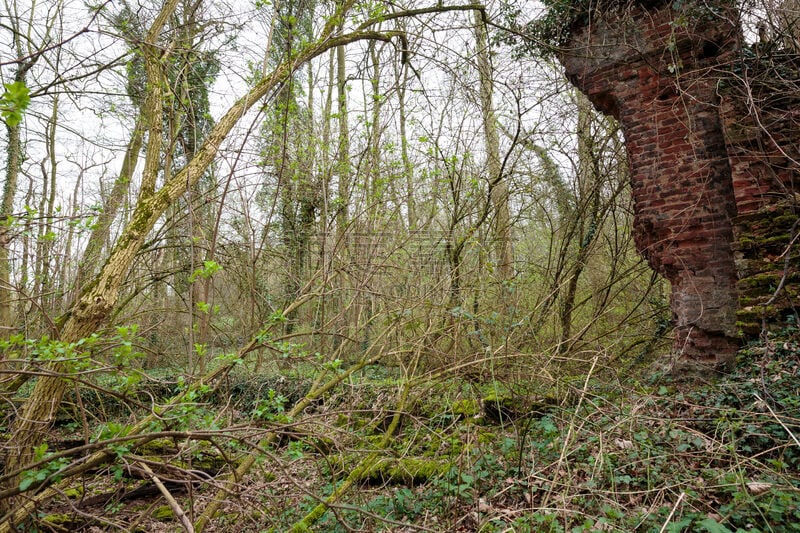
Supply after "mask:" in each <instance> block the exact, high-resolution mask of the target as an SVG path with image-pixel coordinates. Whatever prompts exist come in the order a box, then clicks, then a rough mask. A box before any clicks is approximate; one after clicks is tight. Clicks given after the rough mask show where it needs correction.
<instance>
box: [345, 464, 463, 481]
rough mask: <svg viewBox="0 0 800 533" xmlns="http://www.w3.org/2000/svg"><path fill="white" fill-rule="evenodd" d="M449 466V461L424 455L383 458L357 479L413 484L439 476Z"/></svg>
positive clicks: (446, 470)
mask: <svg viewBox="0 0 800 533" xmlns="http://www.w3.org/2000/svg"><path fill="white" fill-rule="evenodd" d="M450 467H451V464H450V462H449V461H441V460H436V459H428V458H424V457H402V458H399V459H392V458H384V459H380V460H379V461H377V462H376V463H375V465H374V466H373V467H372V468H370V469H369V470H367V471H365V472H363V473H362V475H361V476H360V479H359V480H358V481H372V482H381V483H395V484H402V485H414V484H420V483H426V482H428V481H430V480H431V479H435V478H438V477H441V476H443V475H444V474H446V473H447V472H448V471H449V470H450Z"/></svg>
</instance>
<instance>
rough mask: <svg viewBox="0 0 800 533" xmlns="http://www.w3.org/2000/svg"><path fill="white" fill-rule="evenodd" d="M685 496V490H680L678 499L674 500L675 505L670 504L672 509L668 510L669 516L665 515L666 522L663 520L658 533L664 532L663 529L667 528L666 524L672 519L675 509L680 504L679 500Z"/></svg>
mask: <svg viewBox="0 0 800 533" xmlns="http://www.w3.org/2000/svg"><path fill="white" fill-rule="evenodd" d="M685 497H686V493H685V492H681V495H680V496H678V501H676V502H675V505H673V506H672V510H671V511H670V512H669V516H668V517H667V520H666V522H664V525H663V526H661V529H660V530H659V531H658V533H664V531H666V530H667V526H668V525H669V522H670V520H672V517H673V516H674V515H675V511H677V510H678V506H679V505H680V504H681V502H682V501H683V499H684V498H685Z"/></svg>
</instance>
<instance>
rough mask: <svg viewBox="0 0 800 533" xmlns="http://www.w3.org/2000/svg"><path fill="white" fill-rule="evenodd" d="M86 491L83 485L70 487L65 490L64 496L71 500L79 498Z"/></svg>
mask: <svg viewBox="0 0 800 533" xmlns="http://www.w3.org/2000/svg"><path fill="white" fill-rule="evenodd" d="M84 492H85V490H84V488H83V487H70V488H68V489H66V490H65V491H64V496H66V497H67V498H69V499H71V500H77V499H79V498H81V497H82V496H83V494H84Z"/></svg>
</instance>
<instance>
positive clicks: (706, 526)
mask: <svg viewBox="0 0 800 533" xmlns="http://www.w3.org/2000/svg"><path fill="white" fill-rule="evenodd" d="M697 525H698V526H700V527H702V528H703V530H705V531H708V532H709V533H733V531H731V530H730V529H728V528H727V527H725V526H723V525H722V524H720V523H719V522H717V521H716V520H714V519H713V518H706V519H705V520H703V521H701V522H700V523H699V524H697Z"/></svg>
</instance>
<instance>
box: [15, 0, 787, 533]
mask: <svg viewBox="0 0 800 533" xmlns="http://www.w3.org/2000/svg"><path fill="white" fill-rule="evenodd" d="M246 4H247V5H246V6H245V5H244V3H243V4H235V5H228V4H226V3H222V2H205V1H201V0H197V1H191V2H190V1H179V0H165V1H163V2H161V1H150V0H142V1H137V2H127V1H120V2H106V3H101V4H99V5H97V6H88V5H87V4H85V3H84V2H79V1H72V0H65V2H59V3H58V5H57V6H50V5H49V4H47V3H42V2H33V3H30V2H25V1H22V0H20V1H13V0H10V1H9V2H7V3H6V5H7V7H8V17H7V18H3V21H4V22H3V23H2V24H0V32H2V34H3V35H7V36H8V37H9V39H5V40H0V43H1V44H0V46H1V47H2V49H3V51H4V53H5V55H4V56H3V57H6V56H7V57H8V58H10V59H8V60H6V59H4V60H3V61H2V62H0V74H2V76H3V80H4V81H5V80H12V79H13V80H16V81H15V82H12V83H4V87H5V89H6V93H4V95H3V96H2V99H0V115H2V118H3V120H4V121H5V124H6V131H7V132H8V138H7V142H5V144H3V149H4V151H3V156H2V157H4V163H5V166H6V180H5V183H4V191H3V203H2V209H1V210H0V401H2V403H0V410H2V419H1V421H0V424H2V430H3V431H2V435H3V436H2V437H1V438H0V444H2V464H0V466H2V472H1V473H0V533H1V532H5V531H13V530H14V529H15V528H16V530H24V531H56V532H61V531H86V532H90V531H98V530H103V531H159V530H165V529H175V528H177V527H181V528H183V529H184V530H186V531H191V530H195V531H200V530H203V529H206V530H212V531H223V530H230V529H232V528H235V529H236V531H259V532H261V531H274V532H282V531H307V530H313V531H342V532H344V531H352V530H359V529H360V530H363V531H382V530H383V531H459V530H461V531H481V532H493V531H494V532H501V531H504V532H505V531H570V532H572V531H598V530H605V531H609V530H610V531H633V530H642V531H659V532H660V531H687V530H688V531H694V530H700V531H702V530H703V529H705V530H707V531H711V532H715V531H739V530H744V531H789V530H792V529H797V528H798V527H800V517H799V515H798V513H799V511H798V499H799V498H798V494H799V493H798V489H800V486H798V457H800V456H799V455H798V450H800V446H799V445H798V442H797V434H798V420H799V419H800V413H799V412H798V400H797V397H798V392H800V391H798V390H797V387H798V385H797V383H798V381H800V380H798V379H797V375H796V373H797V364H798V360H799V359H800V348H798V346H799V345H800V337H798V334H797V332H796V331H793V330H786V331H784V332H783V334H782V335H781V336H779V337H770V338H769V339H768V340H766V341H765V342H764V343H762V344H758V345H754V346H750V347H748V348H747V349H746V350H744V351H742V353H741V361H740V365H739V367H738V370H737V371H736V372H735V373H733V374H731V375H730V376H726V377H722V376H719V377H718V379H716V380H715V381H714V382H708V383H691V384H687V383H679V382H672V381H670V380H669V378H668V377H667V375H666V373H665V372H663V371H662V370H663V369H661V367H660V366H657V365H656V364H655V363H654V361H658V360H660V359H663V358H665V357H666V352H667V350H668V348H667V345H668V344H669V342H670V338H669V336H670V316H669V312H668V309H667V308H668V305H667V301H666V296H665V295H666V293H667V292H668V288H667V287H666V284H665V282H664V281H663V280H662V279H660V278H659V277H658V276H656V275H654V274H653V273H652V271H651V270H650V269H649V268H648V267H647V265H646V263H645V261H644V260H643V259H642V258H641V257H640V256H639V255H638V254H637V253H636V250H635V245H634V242H633V238H632V232H631V225H632V220H633V213H632V212H633V205H632V201H631V197H630V183H629V174H628V169H627V166H626V156H625V150H624V145H623V138H622V134H621V132H620V131H619V127H618V125H617V124H616V123H614V122H613V121H612V120H610V119H608V118H606V117H603V116H600V115H599V114H598V113H596V112H595V111H594V109H593V108H592V106H591V105H590V104H589V102H588V101H587V100H586V99H585V98H583V97H582V96H581V95H580V94H577V93H575V91H574V90H572V89H570V88H569V87H568V86H567V83H566V81H565V80H564V79H563V77H562V76H561V74H560V72H559V71H558V70H557V69H556V68H555V67H554V66H553V65H552V63H551V62H550V60H549V59H547V58H542V57H540V56H536V55H525V54H523V55H521V56H520V55H517V56H514V54H513V51H512V50H510V49H509V48H507V47H505V46H504V45H503V44H502V39H500V38H498V37H499V36H498V35H493V34H492V32H494V31H495V30H496V28H497V26H495V25H494V24H493V23H492V21H493V20H496V19H494V18H493V17H496V16H497V13H498V12H499V11H501V10H503V9H506V8H509V9H510V8H515V7H517V4H516V3H509V2H500V3H499V4H490V5H488V6H483V5H478V4H474V3H465V4H463V5H462V4H457V5H451V4H448V3H441V2H440V3H438V4H436V3H432V4H431V5H428V4H424V5H420V4H418V3H415V2H410V3H408V5H406V4H403V5H400V4H397V3H387V2H370V1H367V2H349V1H344V2H321V1H317V2H311V1H306V0H290V1H287V2H283V1H282V2H272V3H271V2H266V1H261V0H258V1H256V2H247V3H246ZM512 4H513V5H512ZM578 4H579V5H584V4H583V3H577V4H576V3H569V2H552V3H548V4H547V5H548V6H549V7H550V8H551V10H552V16H553V17H556V19H557V21H556V22H554V23H553V24H554V25H553V26H552V27H551V28H550V29H549V30H547V31H548V32H550V33H548V34H547V35H544V34H543V35H542V36H541V38H542V39H544V40H545V41H547V40H548V39H553V40H555V41H558V39H561V38H563V31H565V29H566V28H568V26H569V25H570V24H572V23H573V22H574V20H575V18H574V17H575V16H576V13H577V12H575V11H574V8H575V6H576V5H578ZM559 13H560V14H559ZM6 20H7V21H8V22H7V23H6ZM547 20H548V19H545V22H544V23H543V24H548V22H547ZM7 43H10V44H7ZM509 65H513V68H508V66H509ZM654 365H656V366H654ZM653 368H659V370H658V371H657V372H656V371H654V370H653ZM654 372H655V373H654Z"/></svg>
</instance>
